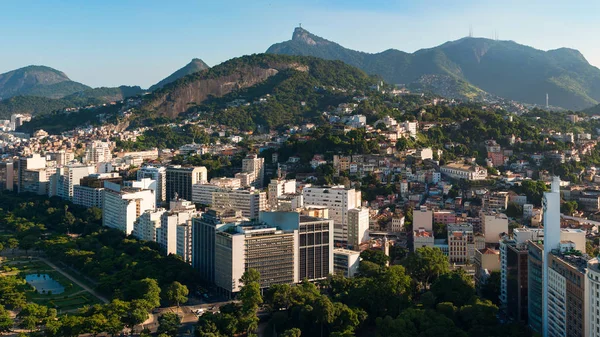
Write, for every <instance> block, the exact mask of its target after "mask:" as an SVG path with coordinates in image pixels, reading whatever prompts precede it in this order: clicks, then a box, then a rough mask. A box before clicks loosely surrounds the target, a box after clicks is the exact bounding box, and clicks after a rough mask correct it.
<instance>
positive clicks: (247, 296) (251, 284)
mask: <svg viewBox="0 0 600 337" xmlns="http://www.w3.org/2000/svg"><path fill="white" fill-rule="evenodd" d="M240 282H242V283H243V284H244V285H243V286H242V288H241V289H240V294H239V298H240V301H241V302H242V308H241V317H240V323H241V326H242V330H244V331H246V332H247V333H250V332H254V331H256V329H257V328H258V317H257V316H256V313H257V311H258V307H259V305H261V304H262V303H263V299H262V296H261V295H260V283H259V282H260V273H259V272H258V271H257V270H255V269H252V268H251V269H248V270H247V271H246V272H244V274H243V275H242V278H241V279H240Z"/></svg>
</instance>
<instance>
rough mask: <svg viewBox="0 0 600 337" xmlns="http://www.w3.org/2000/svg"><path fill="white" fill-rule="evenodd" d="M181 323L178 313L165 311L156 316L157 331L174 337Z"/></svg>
mask: <svg viewBox="0 0 600 337" xmlns="http://www.w3.org/2000/svg"><path fill="white" fill-rule="evenodd" d="M180 325H181V318H180V317H179V315H177V314H174V313H170V312H169V313H166V314H163V315H160V316H159V317H158V330H157V333H158V334H159V335H160V334H165V335H167V336H171V337H176V336H177V334H178V333H179V326H180Z"/></svg>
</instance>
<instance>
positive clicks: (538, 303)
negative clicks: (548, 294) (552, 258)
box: [527, 241, 544, 333]
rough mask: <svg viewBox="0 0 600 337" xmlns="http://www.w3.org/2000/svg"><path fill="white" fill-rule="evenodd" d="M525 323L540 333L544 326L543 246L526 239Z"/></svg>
mask: <svg viewBox="0 0 600 337" xmlns="http://www.w3.org/2000/svg"><path fill="white" fill-rule="evenodd" d="M527 254H528V260H527V323H528V325H529V327H530V328H531V329H532V330H533V331H535V332H537V333H542V330H543V326H544V323H543V321H544V314H543V310H544V309H543V308H544V301H543V299H542V297H543V296H544V281H543V280H544V247H543V245H542V244H541V243H540V242H534V241H527Z"/></svg>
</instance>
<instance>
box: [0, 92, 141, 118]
mask: <svg viewBox="0 0 600 337" xmlns="http://www.w3.org/2000/svg"><path fill="white" fill-rule="evenodd" d="M142 92H143V90H142V89H141V88H140V87H137V86H135V87H129V86H120V87H117V88H94V89H91V88H90V89H87V90H85V91H81V92H77V93H74V94H70V95H68V96H65V97H63V98H56V99H54V98H48V97H40V96H13V97H11V98H8V99H3V100H1V101H0V119H8V118H10V115H11V114H14V113H28V114H31V115H39V114H46V113H50V112H52V111H55V110H62V109H65V108H75V107H83V106H88V105H98V104H103V103H108V102H114V101H120V100H123V99H125V98H128V97H132V96H136V95H139V94H141V93H142Z"/></svg>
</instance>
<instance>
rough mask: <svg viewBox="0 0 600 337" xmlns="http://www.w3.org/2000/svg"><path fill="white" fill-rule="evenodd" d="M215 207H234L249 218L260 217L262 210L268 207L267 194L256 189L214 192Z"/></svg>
mask: <svg viewBox="0 0 600 337" xmlns="http://www.w3.org/2000/svg"><path fill="white" fill-rule="evenodd" d="M211 204H212V207H213V208H234V209H239V210H241V211H242V215H243V216H244V217H246V218H249V219H258V214H259V212H260V211H264V210H265V209H267V194H266V193H265V192H260V191H256V190H229V191H216V192H213V200H212V203H211Z"/></svg>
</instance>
